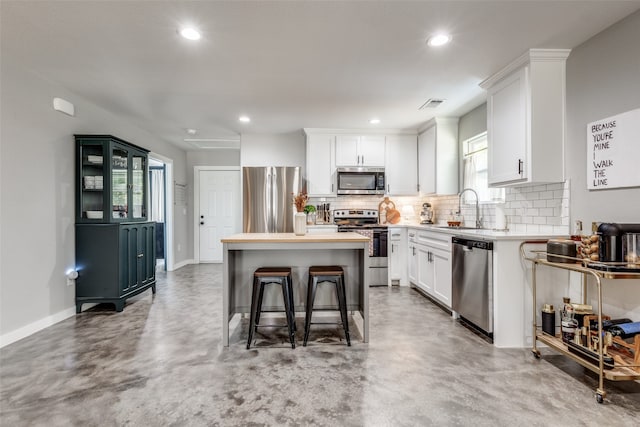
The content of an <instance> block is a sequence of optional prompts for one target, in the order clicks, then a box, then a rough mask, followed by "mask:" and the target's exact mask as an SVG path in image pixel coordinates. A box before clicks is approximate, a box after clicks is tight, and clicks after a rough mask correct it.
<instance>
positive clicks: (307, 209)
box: [304, 205, 316, 214]
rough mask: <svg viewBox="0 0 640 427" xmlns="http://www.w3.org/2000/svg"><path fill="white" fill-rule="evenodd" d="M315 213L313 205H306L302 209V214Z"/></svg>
mask: <svg viewBox="0 0 640 427" xmlns="http://www.w3.org/2000/svg"><path fill="white" fill-rule="evenodd" d="M315 211H316V207H315V206H313V205H307V206H305V207H304V213H306V214H310V213H314V212H315Z"/></svg>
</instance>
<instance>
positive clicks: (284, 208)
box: [242, 166, 302, 233]
mask: <svg viewBox="0 0 640 427" xmlns="http://www.w3.org/2000/svg"><path fill="white" fill-rule="evenodd" d="M242 186H243V191H242V198H243V220H242V230H243V231H244V232H245V233H292V232H293V214H294V204H293V195H294V194H298V193H299V192H300V191H301V190H302V175H301V173H300V167H297V166H294V167H290V166H277V167H243V168H242Z"/></svg>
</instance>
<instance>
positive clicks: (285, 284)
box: [282, 277, 296, 348]
mask: <svg viewBox="0 0 640 427" xmlns="http://www.w3.org/2000/svg"><path fill="white" fill-rule="evenodd" d="M282 299H283V300H284V311H285V317H286V319H287V331H288V332H289V341H290V342H291V348H296V336H295V332H294V327H295V326H294V325H295V319H293V316H292V313H291V303H292V301H291V292H290V290H289V280H288V279H287V278H286V277H283V279H282Z"/></svg>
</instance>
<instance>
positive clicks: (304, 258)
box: [221, 232, 369, 347]
mask: <svg viewBox="0 0 640 427" xmlns="http://www.w3.org/2000/svg"><path fill="white" fill-rule="evenodd" d="M221 242H222V244H223V258H224V270H223V280H222V286H223V287H222V343H223V345H224V346H225V347H228V346H229V335H230V330H231V329H232V328H230V326H229V325H230V322H232V321H233V323H234V325H236V326H237V323H235V320H236V319H238V318H239V317H240V315H242V314H248V313H249V312H250V307H251V289H252V283H253V272H254V271H255V270H256V269H257V268H259V267H291V270H292V276H293V297H294V303H295V309H296V311H298V312H304V310H305V309H306V307H305V302H306V295H307V279H308V269H309V267H310V266H312V265H339V266H341V267H342V268H343V269H344V272H345V284H346V293H347V309H348V310H349V311H351V312H352V313H353V320H354V322H355V325H356V327H357V328H358V330H359V331H360V334H361V336H362V340H363V342H368V341H369V286H368V283H369V238H368V237H365V236H362V235H360V234H358V233H351V232H348V233H327V234H306V235H304V236H296V235H295V234H293V233H242V234H234V235H232V236H228V237H225V238H224V239H221ZM270 288H271V289H267V291H266V292H265V295H264V300H263V306H264V308H265V309H266V310H277V309H282V305H283V304H282V301H281V300H282V294H281V291H280V290H279V289H275V287H270ZM334 294H335V293H334V292H326V293H325V292H322V293H318V295H317V297H316V303H315V305H314V307H316V308H318V307H320V308H322V307H323V306H325V307H329V306H335V307H337V300H336V298H335V295H334Z"/></svg>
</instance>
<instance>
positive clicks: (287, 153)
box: [240, 129, 306, 176]
mask: <svg viewBox="0 0 640 427" xmlns="http://www.w3.org/2000/svg"><path fill="white" fill-rule="evenodd" d="M240 147H241V150H240V164H241V165H242V166H300V167H302V169H304V165H305V161H306V158H305V156H306V140H305V138H304V134H303V133H302V129H300V132H293V133H280V134H276V135H264V134H245V133H243V134H242V135H241V138H240ZM303 176H304V173H303Z"/></svg>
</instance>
